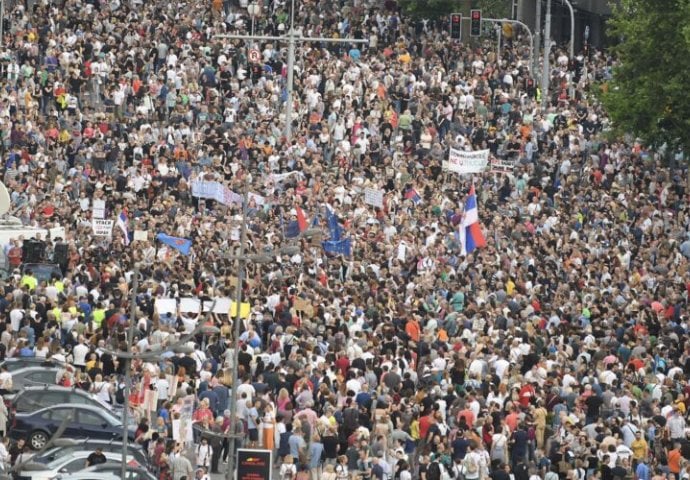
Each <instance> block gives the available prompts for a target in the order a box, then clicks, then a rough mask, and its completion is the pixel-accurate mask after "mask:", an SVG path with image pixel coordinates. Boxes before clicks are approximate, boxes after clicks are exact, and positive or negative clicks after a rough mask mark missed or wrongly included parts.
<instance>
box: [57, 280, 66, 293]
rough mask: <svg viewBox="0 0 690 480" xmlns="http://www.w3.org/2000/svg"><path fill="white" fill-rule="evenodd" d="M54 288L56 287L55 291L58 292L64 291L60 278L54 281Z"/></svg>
mask: <svg viewBox="0 0 690 480" xmlns="http://www.w3.org/2000/svg"><path fill="white" fill-rule="evenodd" d="M55 288H57V291H58V292H59V293H62V292H64V291H65V284H64V283H62V280H58V281H57V282H55Z"/></svg>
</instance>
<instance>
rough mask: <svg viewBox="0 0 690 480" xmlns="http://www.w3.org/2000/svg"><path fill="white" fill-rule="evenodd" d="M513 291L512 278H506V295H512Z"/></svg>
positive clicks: (513, 283)
mask: <svg viewBox="0 0 690 480" xmlns="http://www.w3.org/2000/svg"><path fill="white" fill-rule="evenodd" d="M513 292H515V282H513V281H512V280H508V281H507V282H506V293H507V294H508V295H512V294H513Z"/></svg>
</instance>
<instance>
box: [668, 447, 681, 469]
mask: <svg viewBox="0 0 690 480" xmlns="http://www.w3.org/2000/svg"><path fill="white" fill-rule="evenodd" d="M667 458H668V469H669V470H670V471H671V473H680V458H681V455H680V449H674V450H671V451H670V452H668V457H667Z"/></svg>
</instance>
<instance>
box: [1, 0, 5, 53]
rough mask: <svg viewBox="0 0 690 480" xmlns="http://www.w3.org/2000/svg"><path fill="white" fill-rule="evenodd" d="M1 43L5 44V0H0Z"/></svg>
mask: <svg viewBox="0 0 690 480" xmlns="http://www.w3.org/2000/svg"><path fill="white" fill-rule="evenodd" d="M0 45H5V0H0Z"/></svg>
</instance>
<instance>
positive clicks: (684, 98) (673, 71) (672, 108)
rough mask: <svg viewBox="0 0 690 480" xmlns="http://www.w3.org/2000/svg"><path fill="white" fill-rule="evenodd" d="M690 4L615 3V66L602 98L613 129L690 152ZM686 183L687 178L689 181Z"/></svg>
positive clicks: (686, 0)
mask: <svg viewBox="0 0 690 480" xmlns="http://www.w3.org/2000/svg"><path fill="white" fill-rule="evenodd" d="M688 19H690V0H667V1H664V2H659V1H658V0H620V3H619V4H618V5H617V6H615V7H614V12H613V17H612V18H611V20H610V21H609V28H610V30H609V32H610V35H612V36H613V38H616V39H617V40H618V44H617V45H615V46H614V47H613V54H614V57H615V58H616V64H615V66H614V68H613V76H612V79H611V81H609V82H608V83H607V84H606V85H604V88H603V89H602V91H603V93H602V94H601V95H600V97H601V100H602V102H603V104H604V106H605V107H606V109H607V110H608V113H609V115H610V116H611V119H612V121H613V124H614V127H615V128H616V130H618V131H619V132H621V133H630V134H633V135H635V136H636V137H640V138H641V139H642V140H644V141H645V143H646V144H648V145H650V146H660V145H662V144H664V143H665V144H667V145H668V146H670V147H672V148H677V147H681V148H683V149H684V150H685V154H686V158H687V157H688V153H690V96H688V92H687V75H688V72H690V26H688V25H687V23H688ZM689 180H690V179H689Z"/></svg>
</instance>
